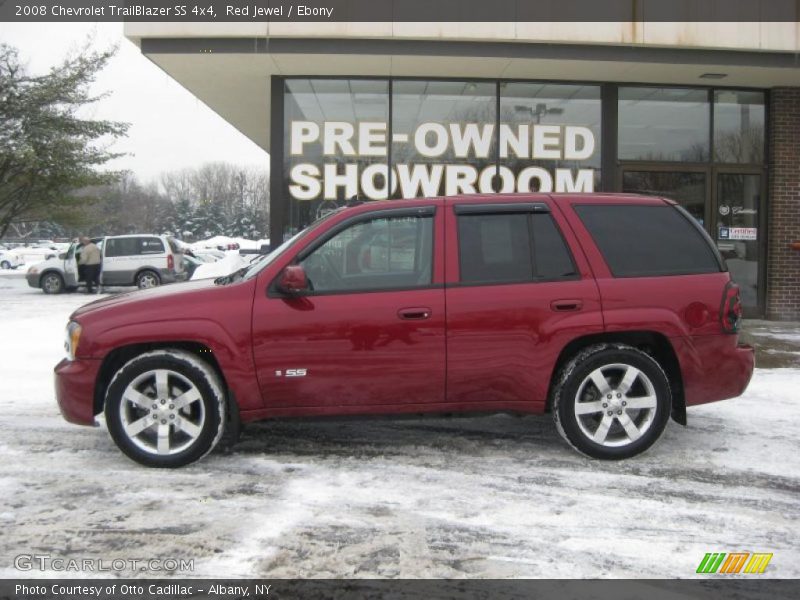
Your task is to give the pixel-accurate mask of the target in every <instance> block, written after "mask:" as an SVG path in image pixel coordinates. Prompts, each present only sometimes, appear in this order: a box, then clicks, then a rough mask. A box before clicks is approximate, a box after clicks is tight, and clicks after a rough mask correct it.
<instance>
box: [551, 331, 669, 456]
mask: <svg viewBox="0 0 800 600" xmlns="http://www.w3.org/2000/svg"><path fill="white" fill-rule="evenodd" d="M671 406H672V394H671V391H670V387H669V381H668V379H667V376H666V375H665V374H664V371H663V369H662V368H661V366H660V365H659V364H658V363H657V362H656V361H655V360H654V359H653V358H652V357H651V356H650V355H648V354H646V353H645V352H642V351H641V350H637V349H636V348H633V347H631V346H626V345H622V344H614V345H611V344H601V345H598V346H592V347H590V348H586V349H585V350H583V351H581V352H580V353H578V355H577V356H575V357H574V358H573V359H572V360H571V361H569V362H568V363H567V364H566V366H565V367H564V368H563V369H562V370H561V373H560V376H559V380H558V383H557V385H556V387H555V390H554V397H553V417H554V419H555V422H556V426H557V427H558V431H559V433H560V434H561V435H562V437H564V439H566V440H567V441H568V442H569V443H570V444H571V445H572V446H573V447H574V448H575V449H576V450H578V451H579V452H582V453H583V454H586V455H588V456H590V457H592V458H600V459H607V460H619V459H622V458H630V457H632V456H636V455H637V454H641V453H642V452H644V451H645V450H647V449H648V448H650V446H652V445H653V444H654V443H655V442H656V440H658V438H659V437H661V434H662V433H663V431H664V428H665V427H666V426H667V422H668V421H669V415H670V409H671Z"/></svg>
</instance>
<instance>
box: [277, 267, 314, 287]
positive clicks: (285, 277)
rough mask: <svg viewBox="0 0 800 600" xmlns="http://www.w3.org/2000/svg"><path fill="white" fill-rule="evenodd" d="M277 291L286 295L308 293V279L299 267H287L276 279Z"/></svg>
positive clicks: (303, 270)
mask: <svg viewBox="0 0 800 600" xmlns="http://www.w3.org/2000/svg"><path fill="white" fill-rule="evenodd" d="M278 289H279V290H280V291H282V292H284V293H286V294H298V293H300V292H306V291H308V277H306V271H305V269H303V267H301V266H300V265H289V266H288V267H286V268H285V269H284V270H283V273H281V276H280V277H279V278H278Z"/></svg>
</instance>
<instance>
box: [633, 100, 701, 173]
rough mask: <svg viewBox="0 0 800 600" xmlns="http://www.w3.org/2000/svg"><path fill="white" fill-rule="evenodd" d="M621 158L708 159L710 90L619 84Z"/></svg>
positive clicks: (696, 160)
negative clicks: (621, 85) (623, 85)
mask: <svg viewBox="0 0 800 600" xmlns="http://www.w3.org/2000/svg"><path fill="white" fill-rule="evenodd" d="M618 122H619V158H620V159H621V160H641V161H650V162H656V161H670V162H676V161H677V162H707V161H708V159H709V146H710V143H709V142H710V140H709V137H710V127H711V105H710V103H709V101H708V91H707V90H704V89H690V88H657V87H621V88H619V116H618Z"/></svg>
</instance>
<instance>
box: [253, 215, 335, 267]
mask: <svg viewBox="0 0 800 600" xmlns="http://www.w3.org/2000/svg"><path fill="white" fill-rule="evenodd" d="M340 210H342V209H341V208H340V209H338V210H334V211H332V212H330V213H328V214H327V215H325V216H324V217H320V218H319V219H317V220H316V221H314V222H313V223H311V225H309V226H308V227H306V228H305V229H303V230H302V231H298V232H297V233H296V234H294V235H293V236H292V237H290V238H289V239H288V240H286V241H285V242H283V243H282V244H281V245H280V246H278V247H277V248H275V250H273V251H272V252H270V253H269V254H265V255H264V256H263V257H261V258H257V259H256V260H254V261H253V264H251V265H250V266H249V267H248V269H247V271H245V273H244V276H243V277H242V280H243V281H247V280H248V279H251V278H253V277H255V276H256V275H258V274H259V273H260V272H261V270H262V269H264V268H265V267H267V266H268V265H271V264H272V263H273V262H275V259H277V258H278V257H279V256H280V255H281V254H283V253H284V251H286V249H287V248H289V247H290V246H292V245H294V243H295V242H297V240H299V239H300V238H302V237H305V236H306V235H307V234H308V233H310V232H311V231H313V230H314V229H316V228H317V227H319V226H320V225H321V224H322V223H323V222H324V221H326V220H327V219H329V218H330V217H332V216H333V215H335V214H336V213H338V212H339V211H340Z"/></svg>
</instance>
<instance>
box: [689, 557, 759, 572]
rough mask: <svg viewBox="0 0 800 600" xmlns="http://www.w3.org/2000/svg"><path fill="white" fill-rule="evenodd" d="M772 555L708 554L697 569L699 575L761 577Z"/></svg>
mask: <svg viewBox="0 0 800 600" xmlns="http://www.w3.org/2000/svg"><path fill="white" fill-rule="evenodd" d="M748 559H749V560H748ZM771 560H772V553H765V552H752V553H751V552H730V553H725V552H707V553H706V555H705V556H704V557H703V560H701V561H700V565H698V567H697V571H696V572H697V573H703V574H713V573H721V574H725V575H738V574H739V573H747V574H750V575H759V574H761V573H763V572H764V571H765V570H766V568H767V565H768V564H769V561H771Z"/></svg>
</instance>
